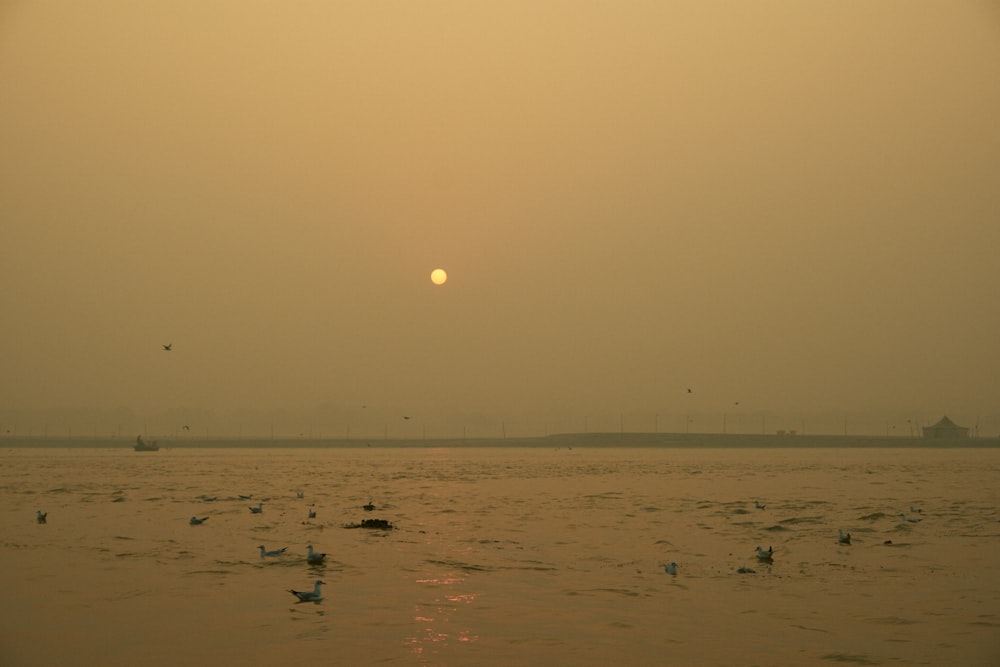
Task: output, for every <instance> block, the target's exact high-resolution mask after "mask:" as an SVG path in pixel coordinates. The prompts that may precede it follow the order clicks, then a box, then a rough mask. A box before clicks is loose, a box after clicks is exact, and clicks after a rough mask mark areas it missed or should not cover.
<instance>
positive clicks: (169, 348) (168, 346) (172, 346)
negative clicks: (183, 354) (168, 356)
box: [163, 343, 174, 352]
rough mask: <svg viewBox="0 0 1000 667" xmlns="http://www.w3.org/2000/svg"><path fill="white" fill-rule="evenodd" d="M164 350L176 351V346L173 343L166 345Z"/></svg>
mask: <svg viewBox="0 0 1000 667" xmlns="http://www.w3.org/2000/svg"><path fill="white" fill-rule="evenodd" d="M163 349H164V350H165V351H167V352H169V351H170V350H172V349H174V344H173V343H167V344H166V345H164V346H163Z"/></svg>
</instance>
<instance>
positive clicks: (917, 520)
mask: <svg viewBox="0 0 1000 667" xmlns="http://www.w3.org/2000/svg"><path fill="white" fill-rule="evenodd" d="M899 518H900V519H902V520H903V521H908V522H909V523H920V522H921V521H923V519H911V518H910V517H908V516H906V514H904V513H903V512H900V513H899Z"/></svg>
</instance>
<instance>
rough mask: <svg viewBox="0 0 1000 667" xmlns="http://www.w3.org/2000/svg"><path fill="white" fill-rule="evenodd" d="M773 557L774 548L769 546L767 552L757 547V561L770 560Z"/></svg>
mask: <svg viewBox="0 0 1000 667" xmlns="http://www.w3.org/2000/svg"><path fill="white" fill-rule="evenodd" d="M773 557H774V547H771V546H769V547H768V548H767V551H764V549H762V548H761V547H757V559H758V560H771V559H772V558H773Z"/></svg>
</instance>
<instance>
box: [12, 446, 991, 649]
mask: <svg viewBox="0 0 1000 667" xmlns="http://www.w3.org/2000/svg"><path fill="white" fill-rule="evenodd" d="M998 471H1000V450H996V449H950V450H949V449H912V450H910V449H891V450H890V449H874V450H872V449H858V448H852V449H829V448H827V449H807V448H802V449H787V448H785V449H766V448H760V449H707V450H697V449H670V448H644V449H616V448H602V447H573V448H566V447H563V448H559V449H555V448H544V449H543V448H517V447H510V448H508V447H496V448H475V447H470V448H392V447H386V448H377V447H376V448H360V447H359V448H339V449H316V448H314V449H203V450H196V449H165V450H161V451H160V452H155V453H135V452H132V451H130V450H122V449H30V448H22V449H7V450H3V451H0V501H2V505H0V530H2V534H0V558H2V564H3V566H2V569H0V590H2V591H3V602H4V604H3V607H2V610H3V611H2V616H0V665H3V666H4V667H28V666H31V667H34V666H39V667H41V666H46V667H47V666H50V665H104V666H117V665H121V666H126V665H127V666H130V667H131V666H133V665H144V666H145V667H157V666H160V665H164V666H165V665H177V664H182V665H195V666H197V665H236V664H244V665H291V664H300V663H302V664H305V663H313V664H323V665H483V666H490V665H511V664H522V665H548V666H553V665H809V664H818V665H822V664H832V663H846V664H859V665H950V664H961V665H997V664H1000V574H998V572H1000V512H998V510H997V503H998V495H1000V491H998V487H1000V485H998V484H997V482H998V475H997V473H998ZM299 491H301V492H302V494H303V497H302V498H299V497H298V494H297V492H299ZM240 494H252V495H253V500H252V501H245V500H240V499H239V495H240ZM202 496H208V497H216V498H217V499H216V500H215V501H213V502H205V501H204V500H202V499H201V498H202ZM369 500H371V501H372V502H373V503H374V504H375V505H376V507H377V509H376V510H375V511H373V512H365V511H363V509H362V506H363V505H364V504H365V503H367V502H368V501H369ZM755 500H760V502H761V503H763V504H765V505H766V507H765V509H763V510H758V509H755V507H754V501H755ZM258 501H263V503H264V511H263V513H262V514H259V515H255V514H251V513H250V511H249V509H248V506H249V505H255V504H256V503H257V502H258ZM911 507H914V508H916V509H922V510H923V511H922V512H921V513H919V514H913V516H915V517H919V518H921V519H922V520H921V521H920V522H919V523H910V522H906V521H903V520H901V519H900V517H899V514H900V513H901V512H905V513H907V514H910V509H911ZM39 509H41V510H43V511H47V512H48V521H47V523H46V524H44V525H40V524H38V523H36V520H35V512H36V510H39ZM309 509H313V510H314V511H315V512H316V517H315V518H313V519H310V518H308V512H309ZM192 515H197V516H199V517H203V516H207V517H209V520H208V521H207V522H206V523H205V524H204V525H201V526H190V525H188V519H189V518H190V517H191V516H192ZM365 518H382V519H386V520H388V521H391V522H392V523H393V524H394V525H395V526H396V529H395V530H392V531H377V530H376V531H372V530H366V529H345V528H343V525H344V524H349V523H354V522H358V521H361V520H362V519H365ZM838 528H842V529H844V530H845V531H849V532H851V533H852V535H853V543H852V544H851V545H849V546H847V545H840V544H838V542H837V529H838ZM887 542H891V544H888V543H887ZM310 543H311V544H313V545H314V546H315V547H316V549H317V550H319V551H323V552H327V553H328V554H329V556H328V557H327V563H326V564H325V565H324V566H320V567H316V566H309V565H307V564H306V562H305V551H306V545H307V544H310ZM260 544H264V545H265V546H266V547H267V548H268V549H274V548H279V547H283V546H288V552H287V555H285V556H283V557H279V558H275V559H267V560H262V559H261V557H260V555H259V549H258V548H257V546H258V545H260ZM757 545H762V546H764V547H767V546H768V545H772V546H773V547H774V552H775V556H774V560H773V563H771V564H764V563H758V562H757V559H756V557H755V556H754V549H755V547H756V546H757ZM670 561H676V562H677V563H678V570H679V572H678V574H677V576H671V575H668V574H666V573H665V572H664V569H663V564H664V563H666V562H670ZM740 567H750V568H752V569H754V570H755V573H753V574H740V573H738V571H737V570H738V569H739V568H740ZM317 578H321V579H323V580H324V581H325V582H326V583H327V585H326V586H325V588H324V595H325V598H324V600H323V601H322V602H320V603H318V604H313V603H297V602H296V599H295V598H294V597H293V596H292V595H291V594H289V593H288V592H287V589H289V588H295V589H297V590H308V589H311V587H312V583H313V581H315V580H316V579H317Z"/></svg>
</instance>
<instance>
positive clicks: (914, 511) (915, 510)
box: [910, 505, 923, 514]
mask: <svg viewBox="0 0 1000 667" xmlns="http://www.w3.org/2000/svg"><path fill="white" fill-rule="evenodd" d="M910 511H911V512H913V513H914V514H920V513H921V512H923V510H922V509H920V508H919V507H914V506H913V505H910Z"/></svg>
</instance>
